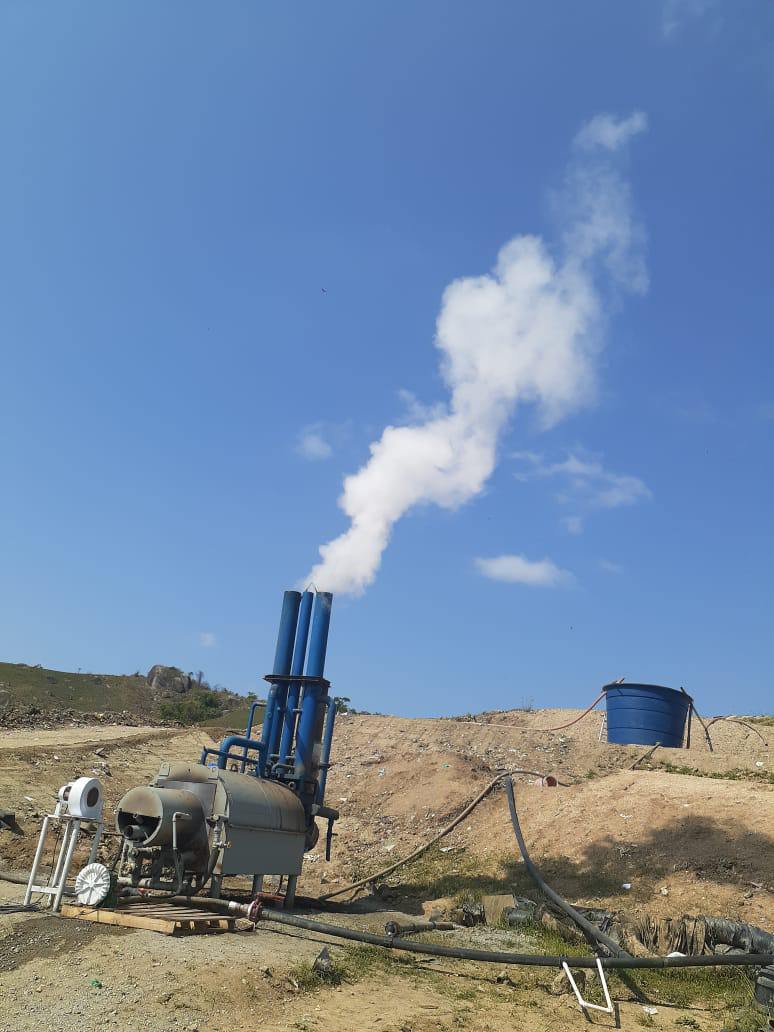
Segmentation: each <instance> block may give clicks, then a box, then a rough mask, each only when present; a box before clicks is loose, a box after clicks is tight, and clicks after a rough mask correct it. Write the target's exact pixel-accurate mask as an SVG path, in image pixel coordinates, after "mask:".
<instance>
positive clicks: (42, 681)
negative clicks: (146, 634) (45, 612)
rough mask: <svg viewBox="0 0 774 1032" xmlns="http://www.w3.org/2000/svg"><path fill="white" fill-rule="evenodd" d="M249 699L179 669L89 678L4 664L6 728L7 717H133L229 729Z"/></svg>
mask: <svg viewBox="0 0 774 1032" xmlns="http://www.w3.org/2000/svg"><path fill="white" fill-rule="evenodd" d="M248 705H249V699H248V700H246V699H245V697H244V696H243V695H237V694H236V693H235V692H231V691H228V690H227V689H225V688H211V687H210V686H209V685H208V684H207V682H206V681H205V680H204V679H203V678H202V677H201V675H200V676H199V678H194V677H191V676H190V675H188V674H186V673H184V672H183V671H182V670H180V669H178V668H177V667H168V666H161V665H157V666H154V667H152V668H151V669H150V670H149V671H148V674H147V675H146V674H141V673H139V672H138V673H135V674H83V673H72V672H69V671H63V670H48V669H46V667H42V666H28V665H27V664H26V663H0V724H2V723H3V714H4V713H5V714H6V715H8V714H10V713H13V714H15V715H22V716H23V715H24V713H25V712H26V713H28V714H29V713H30V712H31V711H32V712H34V711H36V710H37V711H41V712H43V713H46V714H55V713H56V712H57V711H63V710H74V711H76V712H79V713H114V714H120V713H130V714H132V715H134V716H138V717H142V718H144V719H146V720H149V721H159V720H162V721H178V722H180V723H183V724H199V723H215V724H220V723H223V724H224V725H228V724H230V723H231V715H232V713H233V714H234V720H235V721H236V722H238V720H239V719H240V718H241V716H242V714H243V713H246V711H247V707H248Z"/></svg>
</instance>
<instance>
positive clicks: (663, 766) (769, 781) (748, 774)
mask: <svg viewBox="0 0 774 1032" xmlns="http://www.w3.org/2000/svg"><path fill="white" fill-rule="evenodd" d="M658 769H659V770H663V771H666V773H667V774H689V775H691V776H692V777H695V778H712V779H713V780H715V781H757V782H760V783H762V784H764V785H774V773H773V772H772V771H768V770H744V769H743V768H741V767H735V768H734V769H733V770H725V771H718V770H699V769H698V768H696V767H688V766H686V765H685V764H674V763H669V761H667V760H662V761H661V762H660V763H659V765H658Z"/></svg>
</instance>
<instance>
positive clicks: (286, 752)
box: [279, 591, 314, 763]
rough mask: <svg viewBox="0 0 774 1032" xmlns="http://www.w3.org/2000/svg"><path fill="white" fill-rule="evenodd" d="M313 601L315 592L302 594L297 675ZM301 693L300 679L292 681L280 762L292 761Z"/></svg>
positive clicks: (292, 667)
mask: <svg viewBox="0 0 774 1032" xmlns="http://www.w3.org/2000/svg"><path fill="white" fill-rule="evenodd" d="M313 601H314V592H312V591H305V592H304V593H303V595H302V596H301V607H300V609H299V611H298V630H297V631H296V647H295V648H294V649H293V662H292V663H291V665H290V673H291V674H294V675H295V676H296V677H300V676H301V675H302V674H303V672H304V660H305V659H306V643H307V640H308V638H309V623H310V621H311V619H312V602H313ZM299 695H300V686H299V683H298V681H291V682H290V685H289V687H288V696H287V700H286V702H285V721H284V723H283V725H282V738H281V740H280V747H279V758H280V763H288V762H291V761H292V754H291V749H292V748H293V736H294V734H295V731H296V717H297V713H296V710H297V709H298V698H299Z"/></svg>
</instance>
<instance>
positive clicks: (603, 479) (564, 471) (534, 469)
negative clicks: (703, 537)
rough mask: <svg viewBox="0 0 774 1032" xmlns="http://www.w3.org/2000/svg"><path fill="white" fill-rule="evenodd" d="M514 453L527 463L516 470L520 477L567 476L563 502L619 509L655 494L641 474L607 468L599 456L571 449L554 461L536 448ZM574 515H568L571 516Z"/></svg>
mask: <svg viewBox="0 0 774 1032" xmlns="http://www.w3.org/2000/svg"><path fill="white" fill-rule="evenodd" d="M513 457H514V458H516V459H521V460H523V461H525V462H526V463H527V467H526V469H520V470H517V471H516V473H515V474H514V476H515V477H516V479H517V480H530V479H532V478H534V477H555V476H559V477H562V478H564V480H565V485H566V486H565V490H564V492H563V493H562V494H560V495H559V496H558V500H559V501H560V502H562V503H563V504H567V503H569V502H572V503H573V504H578V503H579V502H580V503H582V504H584V505H586V506H587V507H588V508H590V509H617V508H618V507H619V506H622V505H633V504H634V503H635V502H639V501H644V500H647V499H648V498H652V493H651V491H650V488H649V487H648V486H647V484H645V483H644V481H642V480H640V478H639V477H634V476H631V475H630V474H627V473H611V472H610V471H609V470H607V469H605V468H604V466H603V465H602V462H601V461H600V459H599V457H598V456H594V455H586V454H585V453H580V454H578V453H577V452H568V454H567V457H566V458H565V459H563V460H562V461H561V462H553V463H547V462H545V460H544V458H543V456H542V455H539V454H537V453H536V452H514V455H513ZM575 518H576V517H572V516H570V517H567V519H569V520H572V519H575ZM567 529H568V530H569V529H570V528H569V527H568V528H567Z"/></svg>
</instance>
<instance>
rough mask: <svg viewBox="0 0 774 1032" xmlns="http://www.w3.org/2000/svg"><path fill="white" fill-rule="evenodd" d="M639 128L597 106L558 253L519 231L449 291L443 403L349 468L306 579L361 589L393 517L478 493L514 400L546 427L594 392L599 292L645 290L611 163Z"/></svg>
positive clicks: (443, 327) (583, 139)
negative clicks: (342, 522)
mask: <svg viewBox="0 0 774 1032" xmlns="http://www.w3.org/2000/svg"><path fill="white" fill-rule="evenodd" d="M645 128H646V119H645V116H644V115H643V114H642V113H641V112H635V113H634V114H632V115H631V116H630V117H629V118H626V119H615V118H613V117H612V116H610V115H597V116H596V117H595V118H593V119H592V120H591V121H590V122H588V123H587V124H586V125H584V126H583V128H582V129H581V131H580V132H579V133H578V135H577V137H576V138H575V141H574V144H573V156H572V160H571V162H570V166H569V169H568V172H567V177H566V181H565V184H564V188H563V191H562V193H561V194H560V195H559V197H558V198H557V212H558V214H559V216H560V218H561V221H562V226H563V232H562V236H561V240H560V244H559V247H558V254H556V255H553V254H552V253H551V251H550V250H549V247H548V246H547V244H546V243H545V241H544V240H542V239H541V238H540V237H537V236H518V237H515V238H514V239H513V240H510V241H509V242H508V243H506V244H505V245H504V246H503V247H502V248H501V250H500V253H499V254H498V256H497V261H496V263H495V266H494V269H493V270H492V271H491V272H490V273H488V274H486V275H483V276H477V277H466V278H464V279H459V280H455V281H454V282H453V283H451V284H449V286H448V287H447V288H446V290H445V291H444V294H443V299H442V303H441V310H440V313H439V315H438V319H437V324H436V340H435V344H436V347H437V348H438V349H439V351H440V352H441V373H442V376H443V379H444V381H445V383H446V385H447V386H448V388H449V399H448V401H447V403H446V404H445V406H443V407H442V408H441V410H440V411H439V409H438V408H436V409H434V410H433V411H432V413H431V414H430V415H429V416H428V417H427V418H426V419H424V420H423V421H421V422H419V423H415V424H412V425H404V426H388V427H386V428H385V430H384V432H383V433H382V436H381V437H380V438H379V440H378V441H375V442H374V443H373V444H372V445H371V449H370V450H371V457H370V459H369V460H368V462H367V463H366V464H365V465H364V466H363V467H362V468H361V469H360V470H358V472H357V473H354V474H352V475H351V476H348V477H346V478H345V480H344V491H343V493H342V495H341V497H340V499H339V505H340V507H341V508H342V509H343V510H344V512H345V513H346V514H347V516H348V517H349V518H350V521H351V522H350V526H349V528H348V529H347V530H346V531H345V532H344V533H343V534H341V535H340V536H339V537H337V538H335V539H334V540H333V541H329V542H328V543H327V544H323V545H321V547H320V556H321V561H320V562H319V563H318V564H317V565H316V566H315V567H314V568H313V569H312V570H311V571H310V573H309V574H308V576H307V577H306V578H305V583H306V582H309V581H312V582H314V583H315V584H317V585H318V587H319V588H321V589H323V590H326V591H334V592H348V593H351V594H359V593H361V592H362V591H363V590H364V589H365V588H366V587H367V586H368V585H369V584H370V583H371V582H372V581H373V579H374V577H375V576H376V573H377V571H378V569H379V565H380V563H381V559H382V553H383V552H384V549H385V548H386V547H387V544H388V543H389V540H390V535H391V532H392V528H393V526H394V524H395V523H396V522H397V521H398V520H399V519H400V518H401V516H403V515H405V513H407V512H408V511H409V510H410V509H412V508H413V507H414V506H416V505H419V504H422V503H428V502H432V503H434V504H436V505H439V506H441V507H442V508H445V509H455V508H457V507H458V506H460V505H462V504H463V503H464V502H467V501H468V500H469V499H471V498H474V497H475V496H476V495H478V494H479V493H480V492H481V491H482V490H483V488H484V485H485V484H486V482H487V480H488V478H489V477H490V476H491V474H492V472H493V470H494V468H495V465H496V462H497V444H498V440H499V439H500V436H501V434H502V433H503V431H504V430H505V429H506V427H507V425H508V423H509V420H510V418H511V416H512V415H513V412H514V410H515V408H516V406H517V404H518V403H519V402H528V403H532V404H533V405H535V406H536V408H537V410H538V415H539V419H540V422H541V424H542V425H543V426H544V427H550V426H552V425H554V424H555V423H557V422H558V421H559V420H561V419H563V418H564V417H566V416H567V415H569V414H570V413H572V412H573V411H574V410H576V409H578V408H579V407H580V406H582V405H584V404H588V403H589V402H590V401H591V400H593V397H594V392H595V380H596V369H595V365H596V359H597V356H598V354H599V352H600V350H601V348H602V346H603V344H604V335H605V322H606V320H605V316H604V312H603V293H602V291H603V289H604V287H605V285H607V286H608V287H609V286H617V287H619V288H623V289H626V290H630V291H635V292H644V290H645V289H646V287H647V275H646V271H645V267H644V262H643V259H642V256H641V242H642V241H641V233H640V232H639V230H638V228H637V226H636V224H635V222H634V220H633V218H632V214H631V206H630V199H629V189H628V186H627V184H626V182H625V181H624V180H623V178H622V177H621V175H620V173H619V171H618V167H617V166H618V164H619V159H620V155H621V152H622V150H623V149H624V148H625V146H626V144H627V143H628V141H629V140H630V139H631V138H632V137H633V136H634V135H636V134H637V133H639V132H642V131H643V130H644V129H645Z"/></svg>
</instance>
